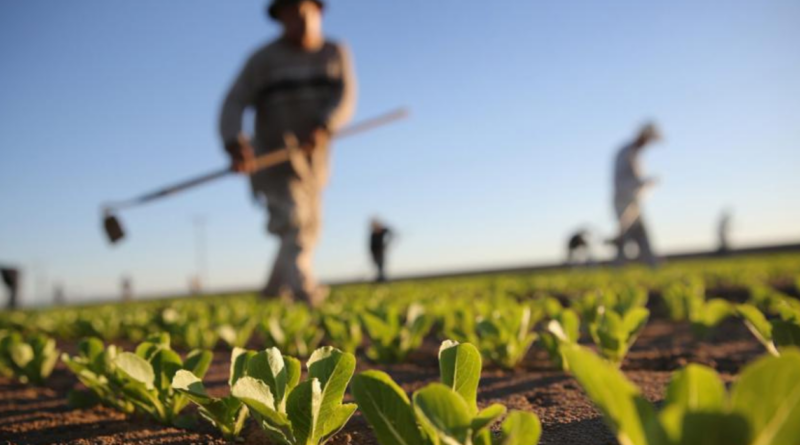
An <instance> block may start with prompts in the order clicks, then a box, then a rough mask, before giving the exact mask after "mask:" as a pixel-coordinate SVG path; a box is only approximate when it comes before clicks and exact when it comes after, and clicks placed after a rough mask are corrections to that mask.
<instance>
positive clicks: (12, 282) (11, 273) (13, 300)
mask: <svg viewBox="0 0 800 445" xmlns="http://www.w3.org/2000/svg"><path fill="white" fill-rule="evenodd" d="M0 276H2V278H3V284H4V285H5V286H6V289H8V304H7V307H8V309H16V308H17V297H18V293H19V283H20V272H19V269H14V268H11V267H3V268H0Z"/></svg>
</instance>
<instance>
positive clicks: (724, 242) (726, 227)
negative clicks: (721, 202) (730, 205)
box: [717, 210, 733, 254]
mask: <svg viewBox="0 0 800 445" xmlns="http://www.w3.org/2000/svg"><path fill="white" fill-rule="evenodd" d="M732 218H733V215H732V214H731V212H730V210H726V211H724V212H722V216H721V217H720V219H719V227H718V228H717V236H718V237H719V253H721V254H725V253H728V251H729V250H730V243H729V239H730V231H731V219H732Z"/></svg>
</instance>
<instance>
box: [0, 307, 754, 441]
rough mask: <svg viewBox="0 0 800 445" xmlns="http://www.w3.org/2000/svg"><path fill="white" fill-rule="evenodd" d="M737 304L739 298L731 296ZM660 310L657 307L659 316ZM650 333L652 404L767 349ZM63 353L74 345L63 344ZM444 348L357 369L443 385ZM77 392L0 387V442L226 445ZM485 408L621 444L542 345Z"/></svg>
mask: <svg viewBox="0 0 800 445" xmlns="http://www.w3.org/2000/svg"><path fill="white" fill-rule="evenodd" d="M734 299H735V297H734ZM654 309H657V308H654ZM659 312H660V311H658V310H656V311H654V319H652V320H651V321H650V323H649V324H648V325H647V327H646V328H645V329H644V331H643V333H642V335H641V336H640V338H639V339H638V340H637V342H636V344H635V345H634V346H633V348H632V350H631V351H630V353H629V354H628V357H626V359H625V362H624V363H623V366H622V369H623V371H624V372H625V374H626V375H627V376H628V378H630V379H631V380H632V381H633V382H635V383H636V384H637V385H638V386H639V387H640V388H641V389H642V392H643V394H644V395H645V397H646V398H647V399H649V400H651V401H653V402H658V401H660V400H661V399H662V398H663V394H664V391H665V388H666V385H667V384H668V382H669V378H670V374H671V372H672V371H674V370H676V369H679V368H680V367H682V366H685V365H686V364H687V363H702V364H705V365H708V366H711V367H713V368H715V369H717V370H718V372H719V373H720V374H721V375H722V377H723V379H724V380H726V381H727V382H730V381H732V380H733V379H734V378H735V376H736V374H737V373H738V372H739V370H740V368H741V367H742V366H743V365H745V364H746V363H748V362H750V361H751V360H753V359H754V358H756V357H757V356H760V355H761V354H763V353H764V352H765V351H764V349H763V347H762V346H761V345H760V344H759V343H758V342H757V341H756V340H755V339H754V338H753V337H752V335H751V334H750V333H749V332H748V331H747V329H746V328H745V327H744V325H743V323H741V321H738V320H735V319H729V320H727V321H725V322H723V324H722V325H720V326H719V327H718V328H717V329H716V330H715V331H714V333H713V334H712V336H711V337H710V338H708V339H706V340H704V341H698V340H695V338H694V337H693V336H692V333H691V330H690V328H689V326H688V325H687V324H676V323H673V322H670V321H668V320H665V319H664V318H663V317H661V316H659V315H658V313H659ZM60 346H61V348H62V350H67V351H69V350H70V349H74V345H67V344H64V345H60ZM437 350H438V340H436V339H434V338H431V339H429V340H427V341H426V343H425V345H424V346H423V348H421V350H419V351H417V352H415V353H414V354H413V355H412V356H411V357H410V358H409V360H407V363H404V364H398V365H377V364H372V363H369V362H368V360H367V359H366V358H364V357H359V365H358V368H359V369H358V371H362V370H365V369H368V368H369V369H380V370H383V371H386V372H387V373H389V374H390V375H391V376H392V377H393V378H394V379H395V380H396V381H397V382H398V384H400V385H401V386H402V387H403V388H404V389H405V390H406V392H408V393H411V392H413V391H414V390H416V389H419V388H421V387H422V386H424V385H425V384H427V383H429V382H433V381H437V380H438V365H437ZM228 356H229V352H227V351H224V350H219V351H216V352H215V356H214V362H213V364H212V367H211V369H210V370H209V372H208V374H207V375H206V378H205V379H204V381H205V384H206V387H207V388H209V391H210V392H211V393H212V394H215V395H223V394H224V393H225V391H227V389H226V388H227V379H228V372H229V368H228V366H229V362H228ZM79 387H80V384H79V383H78V382H77V380H76V379H75V378H74V377H73V376H72V375H71V374H70V373H69V372H68V371H67V370H66V369H65V367H64V366H63V364H59V365H58V367H57V368H56V370H55V371H54V373H53V375H52V377H51V378H50V379H49V381H48V384H47V386H46V387H42V388H37V387H33V386H26V385H21V384H18V383H15V382H12V381H10V380H7V379H0V444H19V445H23V444H37V445H38V444H75V445H77V444H81V445H83V444H87V445H88V444H107V445H116V444H224V443H226V442H225V441H224V440H223V439H222V438H221V436H219V434H217V433H216V432H215V430H214V429H213V428H212V427H211V426H210V425H208V424H206V423H205V422H204V421H201V422H200V425H199V426H198V428H197V429H196V430H195V431H187V430H183V429H177V428H171V427H165V426H162V425H159V424H156V423H153V422H151V421H149V420H147V419H142V418H129V417H126V416H125V415H123V414H120V413H118V412H116V411H114V410H112V409H109V408H105V407H100V406H98V407H94V408H91V409H78V410H73V409H70V408H69V407H68V406H67V400H66V394H67V392H68V391H69V390H70V389H72V388H79ZM478 398H479V404H480V405H482V406H486V405H488V404H491V403H495V402H497V403H502V404H504V405H506V406H507V407H508V408H509V409H519V410H526V411H532V412H534V413H536V414H537V415H538V416H539V418H540V419H541V421H542V426H543V434H542V438H541V441H540V443H541V444H560V445H570V444H576V445H577V444H580V445H585V444H596V445H605V444H615V443H617V442H616V440H615V439H614V436H613V435H612V434H611V432H610V431H609V430H608V428H606V426H605V424H604V423H603V420H602V418H601V416H600V413H599V412H598V411H597V410H596V409H595V408H594V407H593V406H592V404H591V402H590V401H589V400H588V399H587V398H586V397H585V396H584V394H583V391H582V390H581V388H580V386H579V385H578V384H577V382H576V381H575V380H574V379H572V378H571V377H569V376H568V375H566V374H564V373H562V372H560V371H556V370H554V369H553V368H552V366H551V365H550V363H549V360H548V358H547V354H546V353H545V352H544V351H543V350H541V349H538V348H537V347H536V346H534V348H533V349H532V350H531V351H530V353H529V354H528V357H527V358H526V360H525V362H524V363H523V365H522V366H521V367H520V368H519V369H517V370H514V371H504V370H500V369H496V368H492V367H490V366H484V371H483V375H482V380H481V384H480V389H479V394H478ZM243 436H244V441H245V443H254V444H267V443H268V442H267V441H266V440H265V439H264V437H263V435H262V434H261V432H260V431H259V430H258V427H257V426H255V425H253V424H252V423H251V424H249V425H248V426H247V427H246V431H245V433H244V434H243ZM332 444H333V445H345V444H359V445H377V442H376V441H375V439H374V437H373V436H372V433H371V431H370V429H369V426H368V425H367V423H366V421H365V420H364V418H363V417H362V416H361V415H360V413H358V412H357V413H356V414H355V416H354V417H353V418H352V419H351V421H350V422H349V423H348V425H347V426H346V427H345V429H344V430H343V431H342V432H340V433H339V434H338V435H337V436H336V438H335V439H334V440H333V441H332Z"/></svg>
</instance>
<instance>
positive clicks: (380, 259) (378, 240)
mask: <svg viewBox="0 0 800 445" xmlns="http://www.w3.org/2000/svg"><path fill="white" fill-rule="evenodd" d="M371 228H372V230H371V231H370V236H369V251H370V253H372V262H373V263H375V268H376V269H377V270H378V276H377V277H376V278H375V281H377V282H384V281H386V273H385V266H386V249H387V248H388V247H389V243H391V241H392V231H391V230H389V229H388V228H387V227H386V226H384V225H383V223H381V222H380V221H379V220H377V219H373V220H372V224H371Z"/></svg>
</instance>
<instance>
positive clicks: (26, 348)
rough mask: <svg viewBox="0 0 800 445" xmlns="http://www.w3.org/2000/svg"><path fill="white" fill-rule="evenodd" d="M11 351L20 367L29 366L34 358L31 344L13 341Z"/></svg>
mask: <svg viewBox="0 0 800 445" xmlns="http://www.w3.org/2000/svg"><path fill="white" fill-rule="evenodd" d="M9 352H10V355H11V360H12V361H13V362H14V364H15V365H17V366H18V367H20V368H24V367H25V366H27V365H28V363H30V362H31V361H32V360H33V358H34V354H33V348H32V347H31V345H29V344H27V343H22V342H21V341H19V342H14V343H12V344H11V346H10V347H9Z"/></svg>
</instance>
